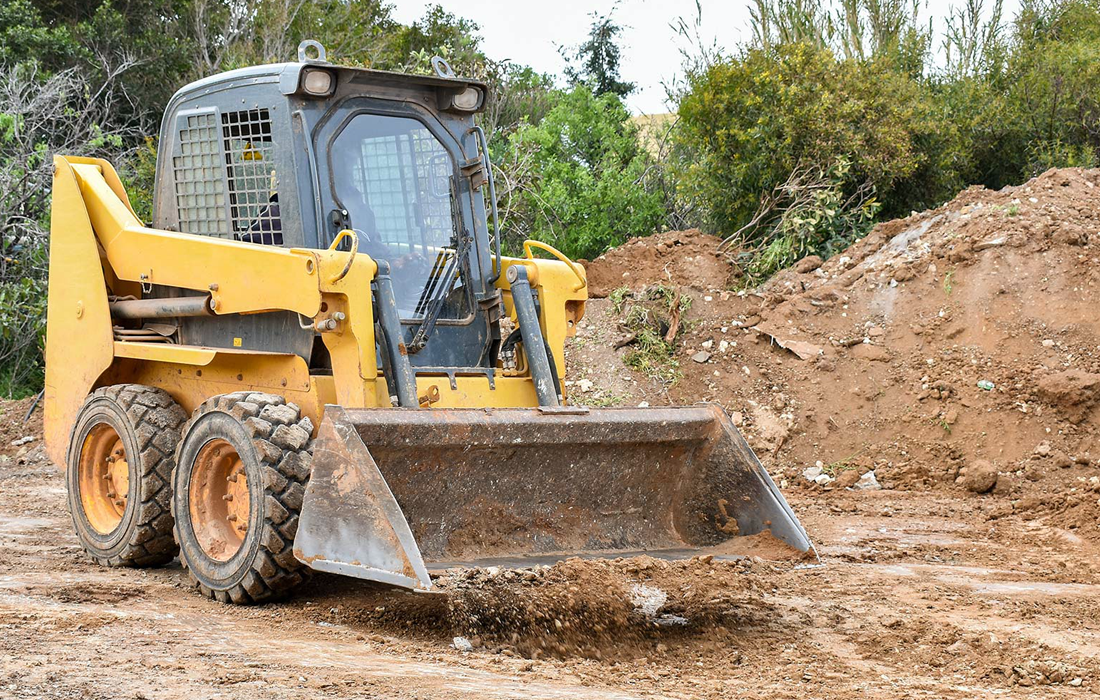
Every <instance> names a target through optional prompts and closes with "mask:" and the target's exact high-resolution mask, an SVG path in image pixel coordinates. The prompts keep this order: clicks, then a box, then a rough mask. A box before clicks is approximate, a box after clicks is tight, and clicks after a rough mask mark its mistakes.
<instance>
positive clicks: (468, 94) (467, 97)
mask: <svg viewBox="0 0 1100 700" xmlns="http://www.w3.org/2000/svg"><path fill="white" fill-rule="evenodd" d="M451 103H452V104H453V105H454V106H455V109H461V110H462V111H464V112H472V111H474V110H475V109H477V107H478V105H480V104H481V90H478V89H477V88H476V87H468V88H466V89H465V90H463V91H462V92H460V93H458V94H457V95H455V96H454V99H453V100H452V101H451Z"/></svg>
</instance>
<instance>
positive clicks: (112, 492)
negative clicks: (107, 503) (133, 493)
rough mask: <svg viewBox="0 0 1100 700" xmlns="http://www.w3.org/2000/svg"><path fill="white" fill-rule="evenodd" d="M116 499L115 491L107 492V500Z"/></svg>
mask: <svg viewBox="0 0 1100 700" xmlns="http://www.w3.org/2000/svg"><path fill="white" fill-rule="evenodd" d="M114 497H115V492H114V491H108V492H107V498H114Z"/></svg>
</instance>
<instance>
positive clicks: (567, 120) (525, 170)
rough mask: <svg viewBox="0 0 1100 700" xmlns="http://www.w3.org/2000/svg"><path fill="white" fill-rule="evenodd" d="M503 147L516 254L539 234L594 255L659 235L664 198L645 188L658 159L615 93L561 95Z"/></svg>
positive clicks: (504, 200)
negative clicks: (642, 140)
mask: <svg viewBox="0 0 1100 700" xmlns="http://www.w3.org/2000/svg"><path fill="white" fill-rule="evenodd" d="M501 151H502V153H501V156H500V157H499V158H500V160H499V163H498V165H499V168H500V172H501V173H502V177H501V180H500V182H499V183H498V185H499V187H498V189H499V190H500V208H501V214H502V216H503V221H502V226H503V227H504V228H505V230H506V231H507V232H508V233H507V234H506V235H507V239H506V241H507V243H508V245H509V248H510V249H511V250H513V251H514V250H516V247H517V245H518V243H520V242H521V241H522V240H523V239H524V238H534V239H537V240H541V241H544V242H546V243H549V244H551V245H553V246H555V247H557V248H559V249H561V250H562V252H564V253H565V254H566V255H569V256H572V257H580V258H591V257H595V256H597V255H599V254H600V253H602V252H604V251H605V250H607V248H609V247H611V246H615V245H618V244H620V243H622V242H624V241H626V240H627V238H629V237H631V236H643V235H648V234H651V233H653V232H655V231H656V230H657V228H658V226H659V224H660V222H661V220H662V218H663V215H664V209H663V207H662V204H661V197H660V196H659V195H658V194H657V193H654V192H650V191H648V190H647V188H646V186H645V184H646V182H645V181H646V177H647V174H648V168H649V166H650V165H651V160H650V157H649V155H648V154H647V153H646V151H645V150H644V149H643V148H642V147H641V145H640V144H639V139H638V134H637V129H636V127H635V126H634V125H633V123H632V122H631V121H630V114H629V112H628V111H627V110H626V107H624V106H623V104H622V102H621V100H620V99H619V97H618V96H617V95H615V94H614V93H608V94H605V95H602V96H600V97H596V96H594V95H593V94H592V91H591V90H590V89H589V88H588V87H587V86H585V85H579V86H577V87H574V88H573V89H572V90H569V91H563V92H560V93H558V94H557V96H556V100H555V104H554V107H553V108H552V109H551V110H550V111H549V112H548V113H547V114H546V115H545V116H544V117H543V118H542V120H541V121H540V122H539V123H538V124H537V125H532V124H527V125H524V126H521V127H519V128H518V129H517V130H516V131H515V133H514V134H513V135H512V137H511V139H509V140H508V142H507V143H506V144H504V145H503V147H502V149H501Z"/></svg>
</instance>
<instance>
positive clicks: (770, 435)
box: [569, 169, 1100, 539]
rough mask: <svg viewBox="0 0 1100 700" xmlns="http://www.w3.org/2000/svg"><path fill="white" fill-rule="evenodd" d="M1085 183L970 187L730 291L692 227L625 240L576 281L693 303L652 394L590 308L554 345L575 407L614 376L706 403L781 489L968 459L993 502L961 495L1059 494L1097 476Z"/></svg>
mask: <svg viewBox="0 0 1100 700" xmlns="http://www.w3.org/2000/svg"><path fill="white" fill-rule="evenodd" d="M1098 185H1100V171H1097V170H1083V169H1063V170H1051V171H1048V172H1046V173H1044V174H1042V175H1041V176H1039V177H1037V178H1035V179H1033V180H1031V181H1029V182H1027V183H1025V184H1023V185H1021V186H1018V187H1009V188H1005V189H1003V190H1000V191H996V192H994V191H990V190H986V189H984V188H981V187H972V188H969V189H967V190H965V191H963V192H962V193H961V194H960V195H959V196H958V197H957V198H956V199H955V200H953V201H951V202H949V203H947V204H945V205H944V206H942V207H940V208H938V209H934V210H931V211H927V212H923V213H919V214H914V215H912V216H910V217H907V218H904V219H899V220H896V221H890V222H886V223H883V224H880V225H878V226H876V227H875V229H874V230H873V231H872V232H871V233H870V234H869V235H868V236H867V237H866V238H864V239H863V240H861V241H859V242H857V243H856V244H854V245H853V246H851V247H850V248H849V249H848V250H847V251H845V252H843V253H841V254H839V255H836V256H834V257H833V258H830V259H829V260H827V261H824V262H823V263H822V262H821V261H819V260H809V261H806V264H800V265H796V266H795V267H793V268H791V269H789V270H785V271H783V272H781V273H780V274H778V275H776V276H775V277H773V278H772V279H771V280H770V281H769V282H768V283H766V284H765V285H763V286H762V287H760V288H758V289H755V290H746V291H742V292H735V291H732V290H731V289H730V288H729V285H728V280H729V272H730V269H731V268H730V266H729V264H728V261H727V260H726V259H725V258H724V257H723V256H721V255H719V254H718V253H717V243H718V240H717V239H715V238H707V237H704V236H702V235H701V234H693V235H692V236H691V238H690V241H691V243H690V244H689V245H686V246H683V249H682V251H681V250H680V249H678V248H677V247H676V246H675V245H670V241H669V240H666V239H662V238H661V237H651V238H642V239H637V240H634V241H631V242H629V243H627V244H626V245H624V246H622V247H621V248H619V249H617V250H614V251H610V252H608V253H607V254H606V255H604V256H602V258H601V259H600V260H597V261H594V262H593V263H592V270H593V273H594V274H592V275H591V278H592V279H593V280H594V281H595V282H596V284H597V286H599V287H601V288H602V289H601V290H600V291H603V289H606V288H608V287H610V288H614V287H615V286H617V285H620V284H622V283H623V280H629V281H630V284H642V283H645V282H650V281H658V282H662V283H664V284H667V285H670V286H673V287H679V288H680V289H683V290H685V292H686V293H688V294H690V295H691V296H692V298H693V303H692V305H691V307H690V311H689V312H687V313H686V314H685V318H684V319H683V324H684V328H685V330H684V333H683V336H682V337H681V338H680V340H679V342H678V344H677V348H676V354H675V359H676V360H677V361H678V362H679V367H680V373H681V374H682V378H681V379H680V380H679V381H677V382H676V383H675V384H674V385H673V386H672V387H671V388H668V389H667V390H666V392H665V394H664V396H663V397H661V396H655V395H654V392H652V391H650V390H648V387H647V385H646V384H645V383H644V382H642V381H639V382H638V383H637V384H636V385H635V384H631V383H628V382H624V381H623V380H622V378H621V376H619V375H621V373H622V369H621V368H622V366H623V365H622V359H623V356H624V355H625V354H626V352H628V351H629V349H628V348H618V349H616V348H615V347H614V346H613V345H610V344H608V343H607V342H606V340H605V341H604V342H603V343H599V342H596V341H597V340H598V339H600V338H607V337H608V335H609V334H607V333H605V332H604V331H603V330H602V329H601V328H600V327H599V324H600V323H601V321H600V319H607V321H603V322H604V323H606V322H608V321H610V322H617V320H618V319H617V318H616V315H615V314H614V313H612V312H609V311H607V310H605V309H601V308H600V305H601V304H607V303H608V302H601V301H600V300H594V301H592V302H590V304H589V308H590V313H589V318H588V319H586V320H588V321H590V324H589V325H585V324H584V322H582V325H581V333H580V335H579V336H578V337H579V338H580V339H581V340H580V343H581V347H578V348H571V349H570V352H569V356H570V358H575V360H577V361H580V362H584V363H585V369H584V371H586V372H587V371H588V369H587V368H591V367H596V368H597V369H596V371H595V372H594V373H592V374H589V375H588V379H589V381H590V383H591V384H592V386H591V387H585V388H586V389H588V391H587V392H582V393H580V395H578V397H577V398H578V399H579V400H580V402H582V403H583V402H584V401H585V394H587V395H595V396H600V397H604V396H606V395H607V393H608V392H605V391H604V389H603V385H602V383H601V380H602V377H603V376H604V375H614V377H613V379H614V381H615V382H616V383H615V387H616V388H615V391H614V393H613V395H614V396H615V397H616V398H617V399H618V401H619V402H620V403H623V404H631V403H636V402H638V401H647V402H650V403H655V402H656V400H658V399H661V398H663V399H664V400H665V401H664V402H667V403H692V402H696V401H714V402H718V403H721V404H722V405H723V406H724V407H725V408H726V409H727V411H728V412H729V413H730V415H731V416H732V417H733V419H734V422H735V423H736V424H737V425H738V426H739V427H740V429H741V431H742V432H743V433H744V434H745V436H746V438H747V439H748V440H749V442H750V444H751V445H752V446H753V447H754V449H755V450H756V451H757V454H758V455H759V456H760V458H761V459H762V461H763V462H764V464H765V465H766V466H767V468H768V469H769V471H770V472H771V473H772V475H773V476H774V477H775V479H776V481H777V482H779V484H780V486H781V487H782V488H787V489H789V488H796V487H797V488H805V489H810V490H813V491H821V492H826V493H827V492H829V491H832V490H836V489H839V488H847V487H851V488H870V489H874V488H877V487H879V486H882V487H885V488H896V489H927V488H949V489H959V490H963V489H964V488H966V487H967V486H968V485H971V484H970V481H972V479H971V480H968V479H967V478H966V471H965V467H966V466H967V465H969V464H973V463H975V462H976V461H980V460H984V461H985V462H988V463H989V464H990V465H992V468H993V469H994V470H995V471H996V472H997V478H996V480H995V486H994V487H993V488H992V490H991V491H990V494H992V495H988V494H982V493H980V492H981V491H983V490H984V489H976V490H975V493H974V495H972V496H970V497H971V498H976V499H981V498H997V497H1008V498H1009V499H1011V500H1016V501H1019V500H1021V499H1022V500H1024V501H1027V499H1028V498H1032V497H1034V498H1035V499H1036V502H1037V503H1055V502H1058V499H1059V497H1060V496H1061V495H1065V496H1066V498H1067V499H1068V500H1067V503H1068V502H1069V501H1075V500H1076V499H1077V497H1078V496H1080V495H1081V493H1082V489H1086V488H1087V485H1088V484H1089V483H1090V479H1092V478H1093V477H1097V476H1100V468H1098V467H1100V461H1098V460H1100V451H1098V450H1097V448H1096V447H1095V444H1096V440H1097V438H1098V437H1100V424H1098V422H1097V421H1098V415H1097V406H1100V315H1097V313H1096V309H1097V308H1100V209H1098V208H1097V207H1096V201H1097V199H1098V196H1100V191H1098V189H1097V186H1098ZM663 235H664V236H676V235H684V234H663ZM707 256H709V257H710V261H709V262H704V260H700V258H703V259H705V258H706V257H707ZM677 260H680V261H679V262H676V261H677ZM701 270H710V271H712V272H711V273H709V274H706V275H701V274H699V271H701ZM626 273H629V274H628V275H627V274H626ZM574 342H576V341H574ZM606 368H616V369H614V370H611V369H606ZM571 369H572V368H571ZM627 371H629V370H627ZM634 387H636V388H637V389H639V390H638V391H631V389H632V388H634ZM574 393H578V392H574ZM853 472H854V473H853ZM868 472H874V477H875V478H874V480H873V481H871V480H867V481H865V482H857V481H856V477H857V476H858V477H862V476H865V475H866V474H867V473H868ZM841 477H844V478H843V479H841ZM849 477H850V478H849ZM857 483H863V486H857V485H856V484H857ZM1074 494H1076V495H1074ZM1083 504H1084V501H1082V503H1081V504H1078V506H1066V508H1068V509H1069V510H1074V511H1076V510H1078V509H1079V508H1080V507H1082V506H1083ZM1059 507H1060V506H1059ZM1042 508H1044V509H1045V510H1043V511H1041V512H1044V513H1045V512H1048V511H1049V508H1050V507H1049V506H1042ZM1033 515H1038V513H1033ZM1071 520H1072V518H1071ZM1080 520H1081V522H1082V524H1081V526H1080V529H1081V530H1082V533H1083V534H1087V535H1088V536H1089V537H1091V538H1094V539H1100V526H1098V524H1097V522H1096V521H1095V520H1094V521H1093V522H1092V523H1086V522H1085V521H1086V520H1087V519H1086V518H1081V519H1080ZM1067 522H1068V521H1067ZM1086 530H1087V532H1085V531H1086Z"/></svg>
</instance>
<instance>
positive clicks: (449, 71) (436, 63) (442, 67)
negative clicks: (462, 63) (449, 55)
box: [432, 56, 455, 78]
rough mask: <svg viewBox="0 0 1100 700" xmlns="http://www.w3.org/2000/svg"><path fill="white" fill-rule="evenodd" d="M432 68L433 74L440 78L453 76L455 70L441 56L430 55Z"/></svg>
mask: <svg viewBox="0 0 1100 700" xmlns="http://www.w3.org/2000/svg"><path fill="white" fill-rule="evenodd" d="M432 69H433V70H435V74H436V75H438V76H439V77H440V78H453V77H455V72H454V69H453V68H451V64H450V63H447V61H446V60H444V58H443V57H442V56H432Z"/></svg>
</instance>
